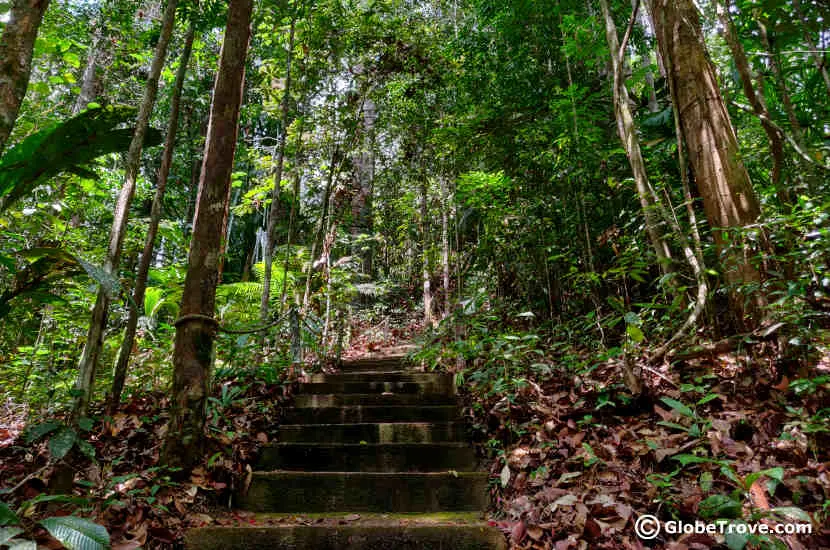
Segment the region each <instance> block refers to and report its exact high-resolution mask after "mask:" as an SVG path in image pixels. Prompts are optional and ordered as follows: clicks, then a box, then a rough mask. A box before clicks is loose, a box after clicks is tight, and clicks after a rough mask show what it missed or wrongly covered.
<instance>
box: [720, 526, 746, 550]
mask: <svg viewBox="0 0 830 550" xmlns="http://www.w3.org/2000/svg"><path fill="white" fill-rule="evenodd" d="M723 538H724V542H725V543H726V546H728V547H729V550H743V549H744V548H745V547H746V545H747V543H748V542H749V534H748V531H747V532H745V533H739V532H738V531H736V530H728V531H727V532H726V534H725V535H724V536H723Z"/></svg>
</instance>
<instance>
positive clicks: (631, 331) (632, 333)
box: [625, 325, 646, 344]
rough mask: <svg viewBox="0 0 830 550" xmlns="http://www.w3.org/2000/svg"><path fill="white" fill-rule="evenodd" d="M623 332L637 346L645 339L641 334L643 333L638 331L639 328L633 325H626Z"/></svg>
mask: <svg viewBox="0 0 830 550" xmlns="http://www.w3.org/2000/svg"><path fill="white" fill-rule="evenodd" d="M625 332H626V333H627V334H628V336H629V337H630V338H631V339H632V340H633V341H634V342H635V343H637V344H639V343H640V342H642V341H643V340H644V339H645V337H646V335H645V334H643V331H642V330H640V327H638V326H635V325H626V327H625Z"/></svg>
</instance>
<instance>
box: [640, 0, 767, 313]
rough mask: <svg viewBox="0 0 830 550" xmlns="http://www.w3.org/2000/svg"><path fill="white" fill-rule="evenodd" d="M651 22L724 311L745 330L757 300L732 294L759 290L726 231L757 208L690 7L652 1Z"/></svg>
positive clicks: (746, 253)
mask: <svg viewBox="0 0 830 550" xmlns="http://www.w3.org/2000/svg"><path fill="white" fill-rule="evenodd" d="M652 18H653V24H654V29H655V32H656V35H657V42H658V45H659V47H660V50H661V53H662V56H663V61H664V62H665V63H666V65H667V74H668V79H669V84H670V86H671V89H672V94H673V98H672V100H673V101H674V102H675V105H676V106H677V111H678V113H679V117H680V124H681V128H682V131H683V138H684V140H685V142H686V144H687V145H688V150H689V151H688V152H689V161H690V163H691V166H692V170H693V172H694V175H695V181H696V182H697V186H698V190H699V191H700V194H701V196H702V198H703V207H704V210H705V212H706V217H707V219H708V221H709V225H710V226H711V227H712V232H713V235H714V239H715V244H716V246H717V248H718V249H719V251H720V252H721V253H722V257H723V258H724V259H723V270H724V275H725V279H726V281H727V283H728V284H729V285H730V289H729V293H730V301H731V303H732V309H733V311H734V312H735V313H736V314H737V317H738V320H739V323H742V324H744V325H746V326H753V325H755V324H757V323H758V322H759V321H760V311H759V310H760V308H761V306H762V305H763V303H764V299H763V298H762V296H761V295H760V293H759V292H758V291H757V289H755V293H754V295H753V296H752V298H750V299H748V300H747V302H746V303H745V302H744V296H743V295H742V294H741V293H740V292H739V291H738V289H737V288H736V287H737V286H739V285H753V284H758V283H760V281H761V274H760V272H759V270H758V269H757V268H756V267H755V266H754V265H753V264H752V260H753V258H752V256H753V252H754V251H753V250H752V248H751V247H749V246H748V242H747V241H746V240H745V239H743V238H742V236H741V235H740V234H737V235H736V234H735V233H734V232H735V231H738V232H740V231H741V230H744V229H746V228H747V226H749V225H752V224H754V223H756V222H757V220H758V218H759V217H760V216H761V205H760V203H759V201H758V198H757V196H756V195H755V192H754V190H753V189H752V183H751V182H750V180H749V174H748V173H747V171H746V168H744V165H743V163H742V162H741V159H740V153H739V151H738V142H737V138H736V137H735V133H734V131H733V130H732V123H731V121H730V119H729V113H728V112H727V111H726V106H725V104H724V101H723V97H722V96H721V93H720V89H719V88H718V82H717V78H716V76H715V71H714V68H713V67H712V65H711V63H710V62H709V58H708V56H707V52H706V48H705V45H704V41H703V34H702V32H701V28H700V18H699V14H698V12H697V8H695V5H694V3H693V2H692V0H653V2H652ZM681 168H682V167H681Z"/></svg>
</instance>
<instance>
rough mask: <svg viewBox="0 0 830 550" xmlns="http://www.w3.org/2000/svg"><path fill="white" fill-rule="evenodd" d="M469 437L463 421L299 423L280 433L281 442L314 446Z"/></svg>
mask: <svg viewBox="0 0 830 550" xmlns="http://www.w3.org/2000/svg"><path fill="white" fill-rule="evenodd" d="M466 435H467V433H466V428H465V426H464V424H463V423H461V422H440V423H429V422H383V423H367V424H295V425H293V426H280V431H279V437H280V440H281V441H285V442H303V441H305V442H310V443H360V442H361V441H365V442H367V443H436V442H442V441H463V440H465V438H466Z"/></svg>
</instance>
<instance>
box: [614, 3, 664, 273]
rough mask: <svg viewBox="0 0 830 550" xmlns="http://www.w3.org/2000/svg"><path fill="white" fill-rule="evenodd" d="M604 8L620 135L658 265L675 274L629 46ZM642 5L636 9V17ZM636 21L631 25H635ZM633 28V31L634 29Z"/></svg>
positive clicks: (627, 34) (628, 34) (615, 109)
mask: <svg viewBox="0 0 830 550" xmlns="http://www.w3.org/2000/svg"><path fill="white" fill-rule="evenodd" d="M600 5H601V7H602V14H603V18H604V19H605V37H606V40H607V41H608V47H609V49H610V50H611V69H612V71H613V74H614V79H613V90H614V111H615V113H616V118H617V131H618V133H619V136H620V141H622V144H623V147H625V152H626V155H627V156H628V162H629V164H630V165H631V171H632V172H633V174H634V184H635V186H636V188H637V196H638V197H639V199H640V206H641V207H642V209H643V217H644V218H645V221H646V233H648V237H649V240H650V241H651V246H652V247H653V248H654V253H655V254H656V256H657V262H658V263H659V264H660V271H661V272H662V273H663V274H664V275H665V274H668V273H671V272H672V271H673V269H672V256H671V250H670V249H669V245H668V243H667V242H666V239H665V237H664V236H663V234H662V231H661V230H660V227H659V221H660V220H659V218H658V217H657V215H656V212H655V204H654V202H655V201H654V200H653V199H652V196H653V195H654V190H653V189H652V187H651V182H649V180H648V174H647V173H646V163H645V161H644V160H643V153H642V151H641V149H640V140H639V138H638V137H637V128H636V126H635V125H634V116H633V115H632V113H631V108H630V107H629V96H628V88H627V87H626V85H625V80H624V76H623V59H624V58H625V57H624V54H625V52H624V49H625V47H626V45H627V44H625V43H624V44H623V45H622V48H620V43H619V39H618V38H617V26H616V24H615V23H614V18H613V17H612V15H611V12H610V10H609V8H608V0H600ZM638 8H639V5H636V6H635V13H634V15H633V17H636V11H637V9H638ZM633 23H634V19H632V21H631V24H632V25H633ZM630 28H631V27H629V29H630ZM629 36H630V30H629V31H627V32H626V37H625V39H624V40H625V42H626V43H627V42H628V37H629Z"/></svg>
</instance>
